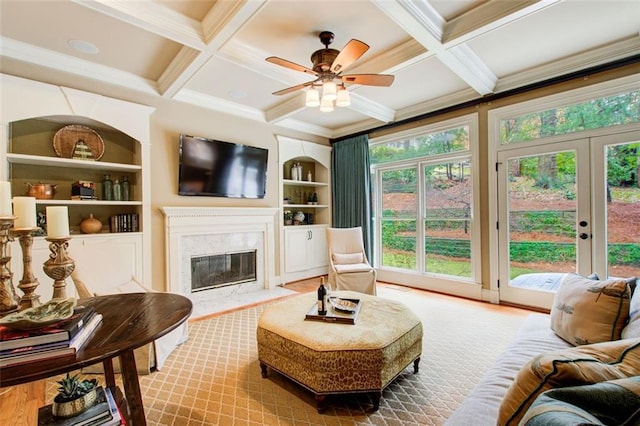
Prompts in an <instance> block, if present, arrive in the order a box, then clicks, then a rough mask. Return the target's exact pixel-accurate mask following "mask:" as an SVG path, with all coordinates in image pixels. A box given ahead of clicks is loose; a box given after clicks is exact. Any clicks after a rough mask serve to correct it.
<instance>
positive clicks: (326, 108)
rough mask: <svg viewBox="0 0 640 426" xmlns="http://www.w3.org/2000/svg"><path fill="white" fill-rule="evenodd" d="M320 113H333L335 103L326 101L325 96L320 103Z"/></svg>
mask: <svg viewBox="0 0 640 426" xmlns="http://www.w3.org/2000/svg"><path fill="white" fill-rule="evenodd" d="M320 111H322V112H331V111H333V101H332V100H330V99H326V98H325V97H324V96H323V97H322V100H321V101H320Z"/></svg>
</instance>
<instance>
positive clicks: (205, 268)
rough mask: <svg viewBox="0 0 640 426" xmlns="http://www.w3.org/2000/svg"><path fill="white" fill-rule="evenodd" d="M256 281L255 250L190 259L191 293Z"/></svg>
mask: <svg viewBox="0 0 640 426" xmlns="http://www.w3.org/2000/svg"><path fill="white" fill-rule="evenodd" d="M255 280H256V250H250V251H242V252H233V253H222V254H215V255H207V256H194V257H192V258H191V292H192V293H195V292H197V291H202V290H209V289H212V288H218V287H225V286H229V285H235V284H241V283H246V282H251V281H255Z"/></svg>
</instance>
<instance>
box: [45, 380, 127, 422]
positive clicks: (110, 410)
mask: <svg viewBox="0 0 640 426" xmlns="http://www.w3.org/2000/svg"><path fill="white" fill-rule="evenodd" d="M97 392H98V397H97V399H96V402H95V404H93V405H92V406H91V407H89V408H87V409H86V410H84V411H83V412H82V413H80V414H78V415H77V416H74V417H55V416H54V415H53V404H49V405H45V406H44V407H40V409H39V410H38V426H120V425H124V424H126V422H125V420H124V418H123V417H122V414H121V413H120V410H119V409H118V405H117V404H116V401H115V399H114V397H113V394H112V393H111V390H110V389H109V388H103V387H102V386H99V387H98V388H97Z"/></svg>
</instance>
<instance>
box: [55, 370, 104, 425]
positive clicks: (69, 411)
mask: <svg viewBox="0 0 640 426" xmlns="http://www.w3.org/2000/svg"><path fill="white" fill-rule="evenodd" d="M57 383H58V384H59V385H60V387H58V394H57V395H56V396H55V398H54V399H53V407H52V411H53V415H54V416H56V417H73V416H77V415H78V414H80V413H82V412H83V411H84V410H86V409H87V408H89V407H91V406H92V405H93V404H94V403H95V402H96V399H97V392H96V390H97V387H98V381H97V380H96V379H90V380H80V379H79V378H78V375H77V374H76V375H75V376H73V377H72V376H70V375H69V373H67V376H66V377H64V378H63V379H62V380H59V381H58V382H57Z"/></svg>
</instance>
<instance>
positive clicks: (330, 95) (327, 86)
mask: <svg viewBox="0 0 640 426" xmlns="http://www.w3.org/2000/svg"><path fill="white" fill-rule="evenodd" d="M337 91H338V87H337V86H336V83H334V82H333V81H325V82H324V83H322V100H324V99H327V100H328V101H335V100H336V99H337V98H338V94H337Z"/></svg>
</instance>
